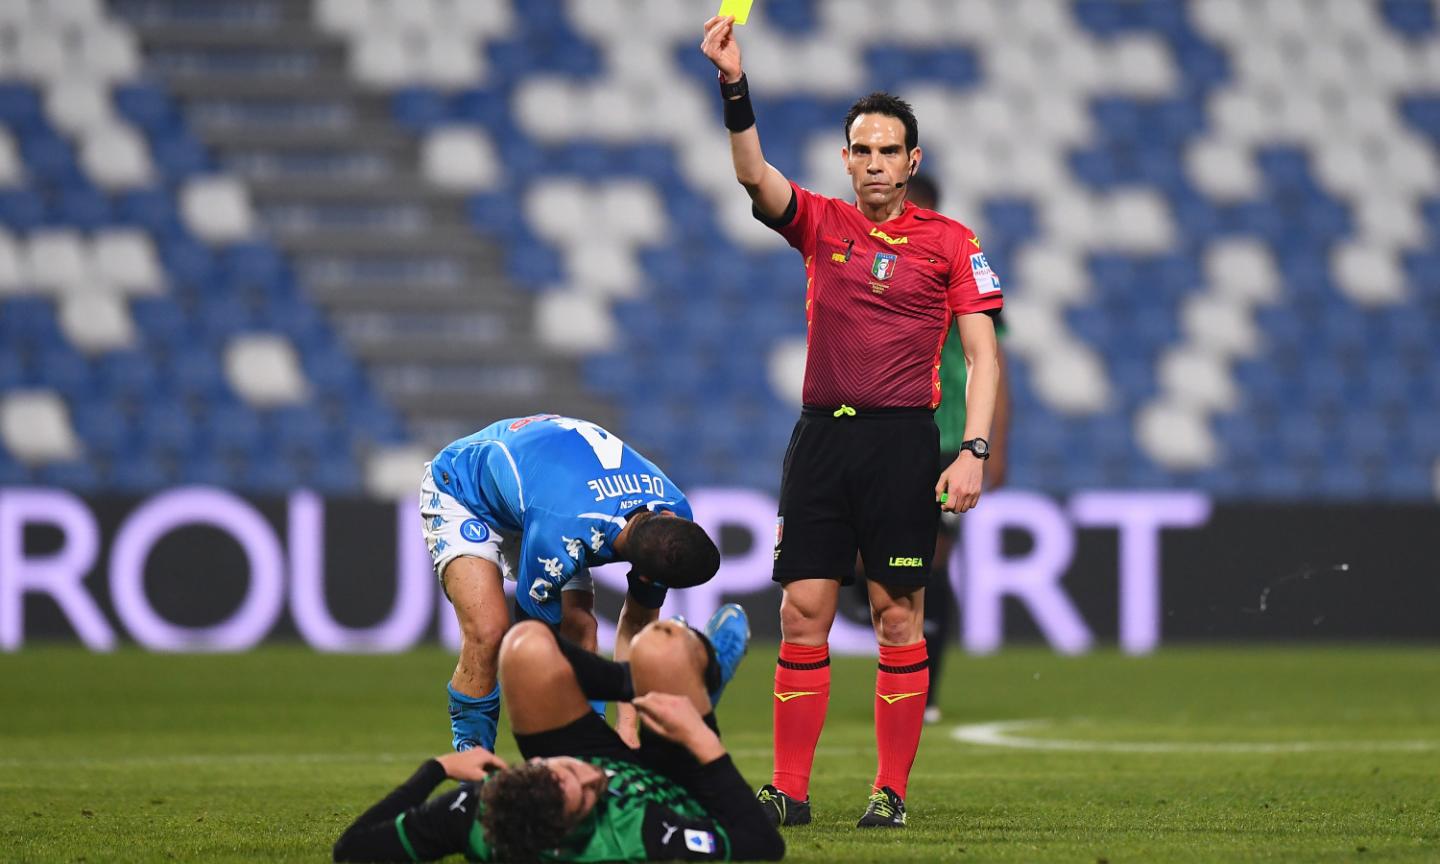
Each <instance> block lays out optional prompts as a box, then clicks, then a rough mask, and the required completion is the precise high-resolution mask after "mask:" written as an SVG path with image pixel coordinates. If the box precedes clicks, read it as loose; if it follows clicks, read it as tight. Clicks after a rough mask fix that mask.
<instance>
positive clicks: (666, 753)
mask: <svg viewBox="0 0 1440 864" xmlns="http://www.w3.org/2000/svg"><path fill="white" fill-rule="evenodd" d="M515 744H516V745H517V746H518V747H519V748H520V755H521V756H523V757H524V758H525V759H526V761H529V760H530V759H534V758H536V757H537V756H538V757H540V758H541V759H544V758H548V757H550V756H573V757H575V758H576V759H593V758H602V759H612V760H615V761H619V762H633V763H635V764H636V765H641V766H643V767H645V768H649V769H650V770H651V771H655V772H657V773H659V774H663V775H664V776H666V777H669V778H670V779H671V780H674V781H675V782H677V783H679V784H681V785H682V786H687V787H692V788H693V786H694V784H695V783H696V782H697V777H698V773H699V772H700V763H699V762H697V761H695V757H694V755H692V754H691V753H690V751H689V750H687V749H685V747H684V746H682V745H680V744H676V743H674V742H672V741H667V740H666V739H664V738H662V737H660V736H659V735H657V734H655V733H654V732H652V731H651V730H649V729H646V728H644V727H643V726H642V728H641V729H640V747H639V749H635V748H633V747H631V746H630V745H628V744H626V743H625V742H624V741H622V740H621V739H620V733H618V732H616V731H615V730H614V729H612V728H611V727H610V724H608V723H606V722H605V718H604V717H601V716H600V715H599V714H596V713H595V712H594V711H586V712H585V714H584V716H582V717H580V718H579V719H578V720H574V721H572V722H570V723H567V724H566V725H564V726H561V727H560V728H558V729H548V730H546V731H544V732H536V733H533V734H530V735H521V734H519V733H516V735H515Z"/></svg>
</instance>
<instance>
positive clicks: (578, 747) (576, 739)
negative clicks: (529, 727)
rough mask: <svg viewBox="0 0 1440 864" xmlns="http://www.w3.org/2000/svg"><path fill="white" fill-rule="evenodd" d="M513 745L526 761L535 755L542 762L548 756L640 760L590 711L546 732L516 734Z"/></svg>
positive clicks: (608, 725)
mask: <svg viewBox="0 0 1440 864" xmlns="http://www.w3.org/2000/svg"><path fill="white" fill-rule="evenodd" d="M515 744H516V745H517V746H519V748H520V755H521V756H523V757H525V758H526V759H534V758H535V757H537V756H539V757H541V758H542V759H543V758H546V757H549V756H574V757H576V758H577V759H583V758H585V757H589V756H600V757H604V758H606V759H621V760H625V761H629V762H639V761H641V760H640V751H638V750H635V749H634V748H632V747H631V746H630V745H629V744H626V743H625V742H624V741H622V740H620V735H619V733H617V732H616V731H615V730H614V729H612V728H610V724H609V723H606V722H605V718H604V717H601V716H600V715H599V714H596V713H595V712H594V711H586V712H585V716H583V717H581V718H580V719H578V720H576V721H574V722H572V723H567V724H566V725H564V726H561V727H560V728H558V729H547V730H545V731H544V732H536V733H534V734H531V735H521V734H520V733H518V732H517V733H515Z"/></svg>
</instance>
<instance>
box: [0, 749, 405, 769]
mask: <svg viewBox="0 0 1440 864" xmlns="http://www.w3.org/2000/svg"><path fill="white" fill-rule="evenodd" d="M430 755H433V754H430ZM425 759H426V755H423V754H419V753H416V754H414V755H413V756H412V755H408V754H403V753H172V754H167V755H158V756H96V757H93V758H92V757H88V756H75V757H70V758H65V759H53V758H39V759H24V758H16V759H12V758H4V759H0V768H52V769H65V768H137V767H138V768H152V767H154V768H159V767H167V766H172V765H182V766H187V765H188V766H204V765H297V764H324V763H337V764H338V763H346V762H355V763H364V762H408V761H411V760H413V761H414V762H415V763H417V764H418V763H420V762H423V761H424V760H425Z"/></svg>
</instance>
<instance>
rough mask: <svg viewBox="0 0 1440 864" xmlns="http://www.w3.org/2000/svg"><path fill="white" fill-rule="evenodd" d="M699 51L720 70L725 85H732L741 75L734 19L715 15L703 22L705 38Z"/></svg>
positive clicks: (738, 44)
mask: <svg viewBox="0 0 1440 864" xmlns="http://www.w3.org/2000/svg"><path fill="white" fill-rule="evenodd" d="M700 50H701V51H703V52H705V56H706V57H709V58H710V62H711V63H714V64H715V68H716V69H719V70H720V74H721V75H723V76H724V77H725V82H726V83H727V84H734V83H735V82H736V81H739V80H740V76H741V75H742V74H743V73H742V71H741V69H740V42H739V40H737V39H736V38H735V18H734V17H733V16H731V15H726V16H725V17H723V18H722V17H720V16H719V15H716V16H715V17H714V18H711V19H710V20H709V21H706V22H705V38H704V39H703V40H701V42H700Z"/></svg>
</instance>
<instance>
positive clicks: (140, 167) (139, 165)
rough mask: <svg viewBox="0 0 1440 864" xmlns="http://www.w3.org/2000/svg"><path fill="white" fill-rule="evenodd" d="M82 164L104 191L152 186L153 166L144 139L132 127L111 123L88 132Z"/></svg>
mask: <svg viewBox="0 0 1440 864" xmlns="http://www.w3.org/2000/svg"><path fill="white" fill-rule="evenodd" d="M80 165H81V167H83V168H84V169H85V173H86V174H88V175H90V179H91V180H94V181H95V183H96V184H97V185H99V186H100V187H102V188H105V189H130V188H134V187H137V186H144V185H147V184H148V183H150V181H151V178H152V177H153V176H154V173H155V171H154V167H153V166H152V165H151V162H150V149H149V147H147V146H146V144H145V139H144V138H143V137H142V136H141V135H140V134H139V133H137V132H135V131H134V130H133V129H131V128H130V127H129V126H123V125H120V124H111V125H109V126H104V127H100V128H97V129H95V130H93V131H91V132H89V133H88V134H87V135H86V136H85V139H84V141H83V142H81V145H80Z"/></svg>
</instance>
